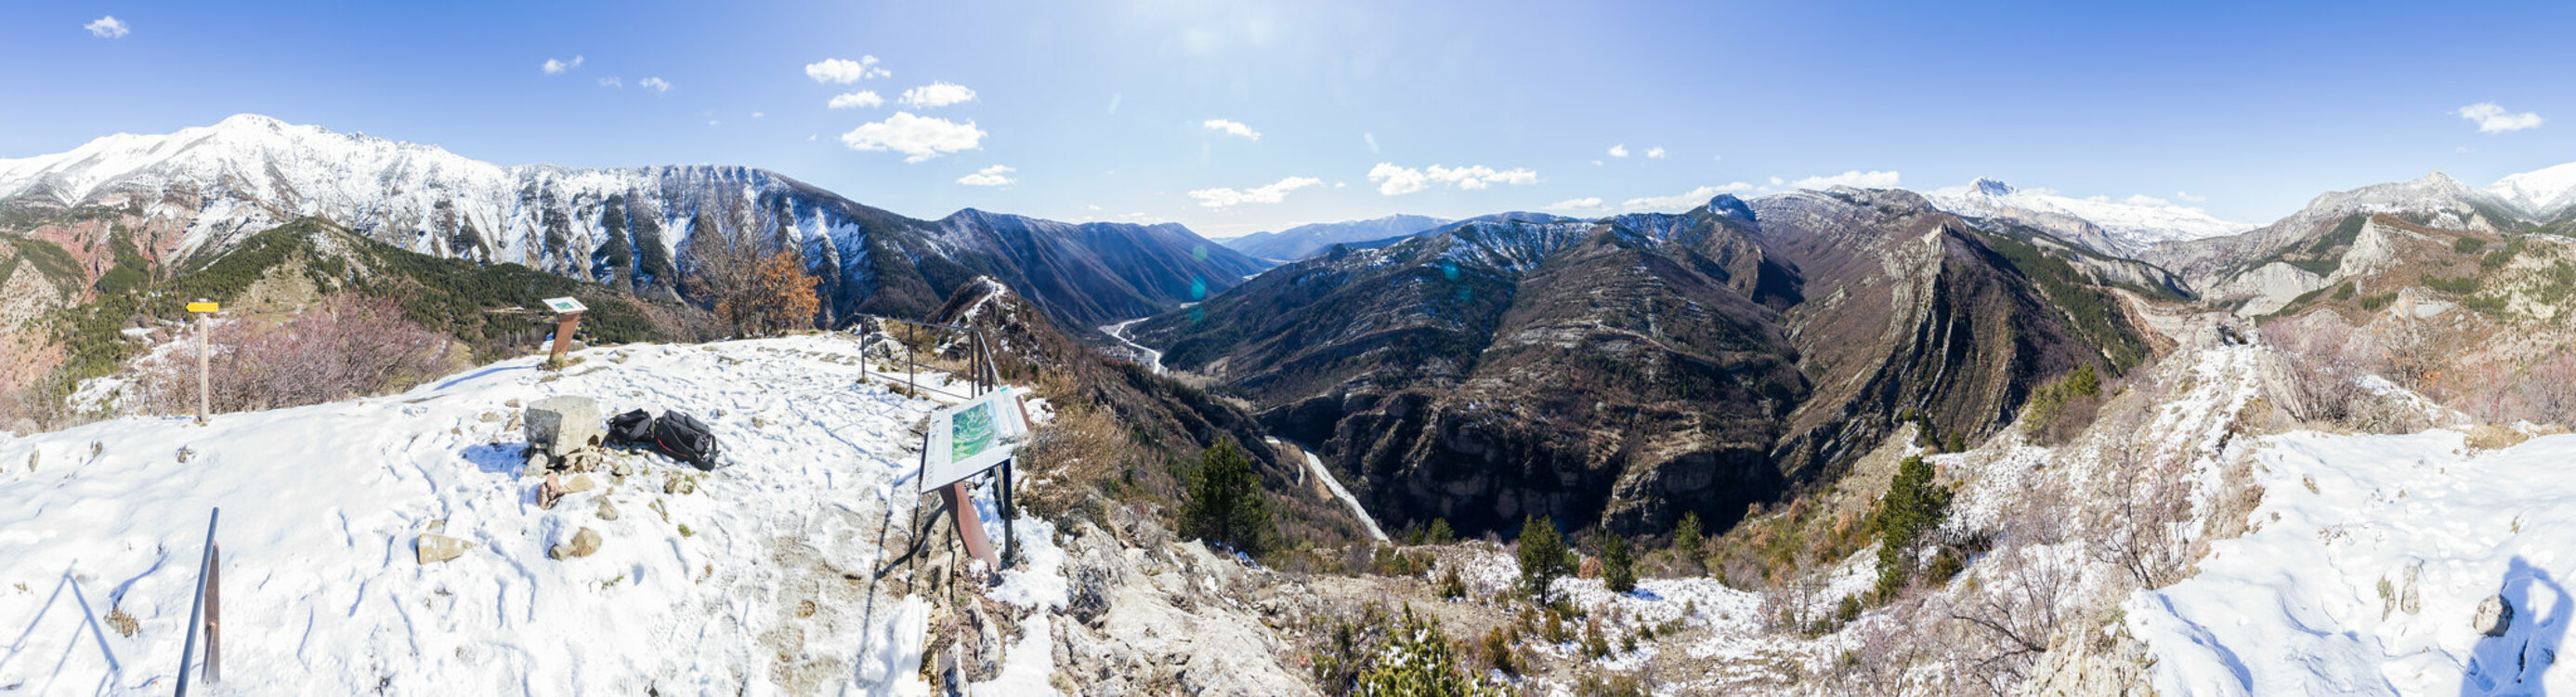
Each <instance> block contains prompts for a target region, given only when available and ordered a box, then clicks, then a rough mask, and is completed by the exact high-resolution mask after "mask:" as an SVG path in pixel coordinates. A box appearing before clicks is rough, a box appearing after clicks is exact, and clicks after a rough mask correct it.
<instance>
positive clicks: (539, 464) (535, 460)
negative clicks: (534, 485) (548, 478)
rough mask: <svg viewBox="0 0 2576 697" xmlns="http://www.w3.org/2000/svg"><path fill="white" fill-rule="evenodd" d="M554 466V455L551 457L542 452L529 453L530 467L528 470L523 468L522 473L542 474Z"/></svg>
mask: <svg viewBox="0 0 2576 697" xmlns="http://www.w3.org/2000/svg"><path fill="white" fill-rule="evenodd" d="M554 467H555V459H554V458H553V457H549V456H547V455H546V454H545V453H542V452H540V453H532V454H529V455H528V468H527V469H526V470H522V471H521V472H520V474H524V475H527V476H530V477H534V476H537V475H540V474H545V473H546V470H550V469H554Z"/></svg>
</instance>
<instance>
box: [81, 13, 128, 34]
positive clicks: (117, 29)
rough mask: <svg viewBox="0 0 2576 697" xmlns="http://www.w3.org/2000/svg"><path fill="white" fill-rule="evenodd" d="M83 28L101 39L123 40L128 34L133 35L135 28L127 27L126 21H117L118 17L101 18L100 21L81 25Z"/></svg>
mask: <svg viewBox="0 0 2576 697" xmlns="http://www.w3.org/2000/svg"><path fill="white" fill-rule="evenodd" d="M81 28H82V29H87V30H89V33H90V35H92V36H96V37H98V38H101V39H122V38H125V35H126V34H129V33H133V28H132V27H128V26H126V25H125V20H122V19H117V18H116V15H108V16H105V17H100V18H98V21H95V22H91V23H88V24H83V25H81Z"/></svg>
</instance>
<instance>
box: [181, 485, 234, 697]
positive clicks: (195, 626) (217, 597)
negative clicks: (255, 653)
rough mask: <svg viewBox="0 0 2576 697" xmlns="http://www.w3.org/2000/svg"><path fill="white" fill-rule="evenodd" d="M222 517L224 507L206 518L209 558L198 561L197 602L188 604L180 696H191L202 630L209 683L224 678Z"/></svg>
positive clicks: (207, 553) (182, 654)
mask: <svg viewBox="0 0 2576 697" xmlns="http://www.w3.org/2000/svg"><path fill="white" fill-rule="evenodd" d="M223 515H224V509H221V508H217V509H214V512H213V513H209V514H207V515H206V555H205V558H203V559H200V560H198V563H197V592H196V594H195V595H196V599H195V600H193V601H190V602H189V605H188V624H187V630H188V640H187V643H186V644H185V647H184V648H182V649H180V651H179V692H178V697H188V668H189V667H190V666H193V665H195V664H196V662H197V633H198V630H199V629H200V628H203V629H204V630H205V634H206V674H205V675H206V682H219V681H220V680H221V679H222V677H223V660H222V656H223V635H222V634H221V633H218V632H216V631H215V628H216V625H217V618H220V617H222V616H223V594H222V593H220V592H218V591H220V590H221V589H222V588H223V582H222V580H221V579H222V577H221V576H218V575H216V569H217V568H218V567H219V566H220V565H221V564H222V560H223V555H222V552H220V551H218V550H217V549H216V547H215V523H216V522H217V521H219V520H221V519H222V517H223ZM200 622H202V624H200Z"/></svg>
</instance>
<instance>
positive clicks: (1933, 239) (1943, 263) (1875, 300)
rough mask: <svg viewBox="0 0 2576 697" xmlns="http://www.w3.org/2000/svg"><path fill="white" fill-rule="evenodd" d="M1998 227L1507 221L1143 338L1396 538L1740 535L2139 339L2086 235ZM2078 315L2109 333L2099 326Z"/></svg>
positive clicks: (1828, 220) (1904, 201)
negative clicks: (1336, 481) (1532, 521)
mask: <svg viewBox="0 0 2576 697" xmlns="http://www.w3.org/2000/svg"><path fill="white" fill-rule="evenodd" d="M1987 234H1988V233H1984V232H1980V231H1977V230H1975V229H1972V228H1971V227H1970V226H1969V225H1968V224H1967V223H1966V222H1965V221H1962V220H1960V219H1959V218H1956V217H1954V216H1950V215H1948V214H1945V213H1942V212H1940V211H1938V210H1935V209H1933V208H1932V207H1931V206H1930V205H1929V204H1928V202H1926V201H1924V200H1923V199H1922V198H1921V197H1919V196H1916V195H1914V194H1910V193H1905V192H1895V191H1860V190H1845V189H1837V190H1835V191H1831V192H1801V193H1797V194H1788V195H1782V196H1774V197H1766V198H1763V199H1759V200H1755V201H1751V202H1747V201H1741V200H1738V199H1736V198H1734V197H1732V196H1721V197H1718V198H1717V199H1715V200H1713V201H1711V202H1710V204H1709V205H1708V206H1705V207H1702V208H1700V209H1697V210H1693V211H1691V212H1689V213H1685V214H1679V215H1665V214H1641V215H1628V216H1618V217H1613V218H1606V219H1601V220H1591V221H1586V220H1574V219H1566V218H1556V217H1552V216H1529V215H1519V216H1497V217H1492V218H1485V219H1475V220H1469V221H1463V222H1460V223H1456V224H1453V225H1450V226H1447V227H1445V228H1442V229H1440V230H1437V231H1435V232H1433V233H1428V234H1425V235H1423V236H1420V237H1417V238H1414V239H1411V240H1407V241H1405V242H1403V243H1399V244H1396V245H1394V246H1391V247H1386V248H1383V249H1372V250H1349V249H1343V250H1337V251H1334V252H1330V253H1327V254H1325V255H1322V256H1319V257H1316V258H1313V259H1309V260H1307V261H1304V262H1299V263H1296V264H1291V265H1288V266H1285V267H1282V268H1280V269H1278V270H1275V271H1273V272H1270V273H1267V274H1264V275H1262V276H1261V277H1259V278H1256V279H1254V280H1252V281H1251V282H1249V283H1247V284H1246V285H1244V286H1243V287H1241V288H1238V289H1236V290H1234V291H1231V292H1228V293H1225V294H1223V295H1220V296H1218V297H1216V298H1215V299H1212V300H1210V301H1208V302H1207V303H1205V304H1202V305H1199V306H1197V307H1192V308H1189V309H1187V310H1182V311H1176V312H1172V313H1168V314H1166V315H1163V316H1160V317H1157V318H1155V319H1152V320H1149V321H1147V322H1145V323H1143V324H1142V325H1140V326H1139V327H1138V331H1137V332H1136V335H1137V337H1138V340H1139V341H1141V342H1143V343H1146V344H1147V345H1151V346H1159V347H1165V348H1167V354H1166V356H1165V358H1164V360H1165V363H1166V365H1169V366H1172V367H1174V368H1176V369H1180V370H1185V371H1195V372H1199V373H1203V374H1206V375H1208V376H1210V377H1213V378H1215V379H1217V380H1219V381H1220V382H1221V383H1223V385H1225V387H1226V389H1229V390H1232V391H1235V392H1238V393H1240V394H1243V395H1244V396H1246V397H1248V398H1250V399H1251V400H1252V402H1253V403H1254V405H1255V406H1256V407H1257V408H1258V409H1260V413H1261V416H1262V419H1263V421H1264V422H1265V423H1266V424H1268V425H1270V426H1271V427H1272V429H1273V430H1275V431H1277V432H1279V433H1281V434H1283V435H1287V436H1290V437H1293V438H1298V439H1301V440H1304V441H1306V442H1308V443H1312V444H1316V445H1317V446H1318V450H1319V451H1320V452H1321V454H1322V455H1323V456H1324V457H1325V458H1326V459H1327V461H1328V462H1330V463H1332V465H1333V466H1335V467H1336V468H1337V469H1339V470H1342V471H1345V472H1349V473H1352V474H1355V475H1357V476H1351V477H1348V478H1347V479H1346V481H1348V482H1355V483H1356V484H1357V485H1356V486H1354V487H1353V488H1354V489H1356V490H1358V493H1359V495H1360V496H1361V498H1362V499H1363V500H1364V501H1365V502H1367V503H1368V505H1369V507H1370V510H1371V511H1373V512H1375V513H1376V514H1377V515H1378V516H1379V517H1380V518H1381V519H1384V520H1388V521H1392V522H1393V524H1395V525H1398V526H1401V525H1404V524H1406V523H1418V522H1427V521H1428V520H1430V519H1433V518H1445V519H1447V520H1449V521H1450V523H1451V524H1452V525H1453V526H1456V527H1458V528H1459V529H1461V530H1469V531H1473V530H1482V529H1495V528H1502V527H1506V526H1508V525H1510V524H1512V523H1514V522H1515V521H1517V519H1518V518H1519V517H1520V516H1523V515H1533V514H1536V515H1550V516H1555V517H1558V518H1560V519H1565V520H1568V521H1569V522H1570V523H1571V524H1574V525H1590V524H1593V523H1594V522H1596V521H1598V522H1601V523H1604V524H1607V525H1610V526H1612V527H1614V528H1616V529H1620V530H1622V531H1626V532H1651V531H1660V530H1662V529H1664V527H1665V526H1666V525H1668V524H1669V523H1670V521H1671V520H1672V519H1674V518H1677V517H1679V516H1680V515H1681V514H1682V513H1684V512H1697V513H1699V514H1700V515H1701V516H1702V517H1703V518H1705V519H1709V520H1711V521H1712V522H1714V523H1717V524H1721V525H1722V524H1726V523H1728V522H1731V521H1733V520H1735V519H1736V518H1737V517H1738V516H1740V515H1742V514H1743V512H1744V510H1745V507H1746V504H1749V503H1752V502H1756V501H1765V500H1771V499H1772V498H1774V497H1776V496H1779V495H1780V494H1782V493H1783V492H1785V491H1787V490H1789V489H1790V488H1792V487H1794V486H1797V485H1798V482H1801V481H1816V480H1819V479H1820V478H1821V475H1825V474H1829V473H1831V472H1832V465H1834V464H1835V463H1837V462H1839V461H1841V460H1845V459H1848V458H1850V457H1852V456H1855V455H1856V454H1857V453H1858V452H1860V451H1862V450H1866V449H1867V448H1868V447H1869V446H1872V445H1875V444H1876V443H1877V442H1878V441H1879V440H1880V439H1883V438H1884V437H1885V435H1886V434H1888V433H1891V432H1893V431H1892V427H1893V425H1894V424H1895V423H1896V422H1897V416H1898V415H1899V414H1900V413H1901V412H1906V411H1912V412H1916V413H1920V414H1924V415H1927V416H1929V417H1930V418H1931V419H1932V420H1933V422H1934V423H1935V425H1936V426H1937V427H1938V428H1941V429H1944V430H1945V431H1958V432H1963V433H1981V432H1984V431H1987V430H1991V429H1993V428H1996V427H1998V426H1999V425H2001V424H2002V423H2005V422H2006V421H2007V420H2008V419H2009V418H2010V417H2011V415H2012V413H2013V411H2014V410H2015V409H2017V408H2018V407H2019V405H2020V402H2021V400H2022V399H2023V398H2024V397H2025V396H2026V395H2027V394H2028V392H2029V390H2030V389H2031V388H2032V387H2033V386H2035V385H2036V384H2037V382H2038V381H2040V380H2043V379H2045V378H2047V377H2048V376H2051V375H2054V374H2056V373H2058V372H2061V371H2064V370H2070V369H2072V368H2073V367H2075V366H2076V365H2079V364H2084V363H2096V364H2105V365H2106V367H2107V366H2108V364H2110V363H2113V362H2114V361H2112V360H2111V358H2109V354H2108V353H2106V351H2105V350H2104V349H2103V348H2102V346H2104V345H2110V344H2123V342H2128V343H2134V342H2135V341H2136V337H2135V334H2136V330H2134V329H2132V328H2130V327H2129V326H2128V325H2127V324H2126V323H2125V320H2123V319H2120V315H2119V313H2118V310H2117V309H2116V308H2108V307H2104V306H2103V305H2105V304H2107V303H2112V302H2116V301H2114V300H2111V296H2109V295H2108V294H2107V293H2099V292H2098V290H2097V289H2095V287H2094V286H2093V285H2091V284H2090V283H2089V280H2090V278H2091V277H2090V276H2085V275H2083V274H2082V273H2081V272H2077V271H2073V270H2071V267H2069V266H2068V265H2067V264H2066V263H2065V261H2064V260H2063V258H2062V257H2063V256H2065V254H2064V249H2063V248H2064V245H2062V244H2061V245H2059V247H2058V248H2054V249H2042V248H2040V247H2036V246H2032V245H2030V244H2027V243H2022V246H2021V247H2018V248H2016V249H2027V250H2030V251H2029V254H2030V255H2031V257H2030V258H2029V259H2026V260H2022V261H2016V260H2015V259H2012V258H2009V257H2008V256H2007V255H2006V254H2005V253H2002V252H1998V251H1996V250H1995V249H1993V248H1990V247H1989V246H1988V245H1987V242H1986V240H1987V237H1986V235H1987ZM2042 262H2048V263H2053V264H2054V266H2051V267H2050V268H2049V269H2046V270H2042V269H2035V268H2034V269H2028V270H2025V269H2023V268H2022V267H2023V266H2032V265H2037V264H2040V263H2042ZM2043 272H2045V274H2051V275H2048V278H2052V279H2055V278H2060V277H2072V278H2075V279H2077V281H2076V282H2074V283H2072V284H2071V285H2069V286H2068V287H2067V288H2065V289H2051V288H2043V287H2042V285H2043V284H2042V283H2041V282H2040V281H2038V280H2034V277H2035V276H2038V275H2043ZM2078 291H2083V293H2084V294H2081V296H2080V297H2077V296H2078V295H2079V292H2078ZM2059 295H2065V296H2068V297H2057V296H2059ZM2067 303H2083V304H2086V305H2087V306H2088V307H2090V308H2091V309H2090V310H2089V312H2090V313H2091V314H2092V315H2093V316H2105V315H2106V313H2107V316H2108V317H2110V318H2111V319H2109V320H2106V321H2104V322H2099V323H2097V324H2099V325H2100V326H2098V327H2094V328H2092V329H2089V330H2079V329H2078V328H2077V326H2076V325H2078V324H2079V321H2078V320H2077V319H2076V318H2075V314H2077V313H2075V312H2070V311H2069V310H2068V309H2067V308H2066V304H2067ZM2097 335H2099V336H2097Z"/></svg>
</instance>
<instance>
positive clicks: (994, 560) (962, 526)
mask: <svg viewBox="0 0 2576 697" xmlns="http://www.w3.org/2000/svg"><path fill="white" fill-rule="evenodd" d="M939 499H940V501H942V502H945V503H947V504H948V521H949V522H951V523H955V524H956V525H957V538H958V539H959V540H963V541H965V543H966V553H967V554H969V555H972V556H974V557H975V558H977V559H982V560H984V564H985V565H986V566H988V567H990V568H992V569H993V570H995V571H1000V570H1001V569H1002V560H1001V559H1000V558H998V557H995V556H993V542H992V540H989V539H986V538H985V537H984V520H983V519H982V518H981V517H978V516H976V515H975V501H974V500H973V499H971V498H968V497H967V495H966V482H964V481H957V482H953V483H950V484H949V485H948V486H945V487H941V488H940V489H939Z"/></svg>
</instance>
